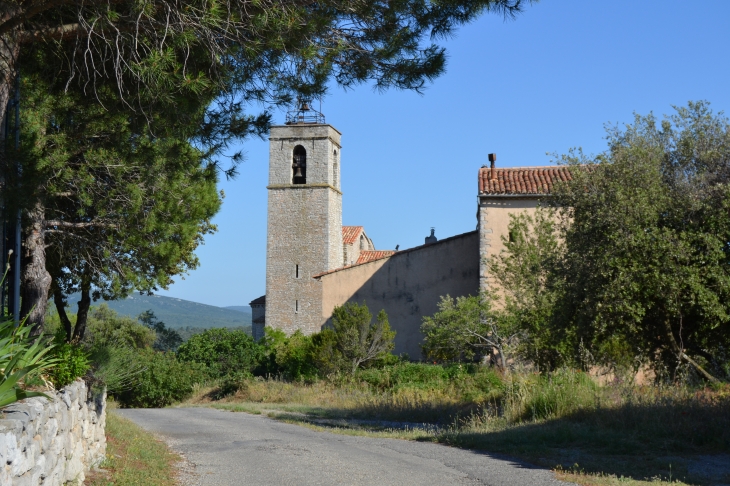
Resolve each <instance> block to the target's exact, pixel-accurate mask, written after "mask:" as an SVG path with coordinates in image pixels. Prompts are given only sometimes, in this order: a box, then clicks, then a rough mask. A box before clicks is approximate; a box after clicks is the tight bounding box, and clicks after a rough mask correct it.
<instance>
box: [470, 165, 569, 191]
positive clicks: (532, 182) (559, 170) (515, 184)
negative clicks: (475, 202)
mask: <svg viewBox="0 0 730 486" xmlns="http://www.w3.org/2000/svg"><path fill="white" fill-rule="evenodd" d="M494 172H495V176H496V180H495V179H492V175H491V174H492V169H491V168H489V167H482V168H481V169H479V194H514V195H519V194H526V195H527V194H530V195H532V194H534V195H537V194H550V193H551V192H552V190H553V184H554V183H555V182H558V181H571V180H573V177H572V176H571V175H570V172H569V171H568V169H567V168H566V167H556V166H551V167H514V168H509V169H494Z"/></svg>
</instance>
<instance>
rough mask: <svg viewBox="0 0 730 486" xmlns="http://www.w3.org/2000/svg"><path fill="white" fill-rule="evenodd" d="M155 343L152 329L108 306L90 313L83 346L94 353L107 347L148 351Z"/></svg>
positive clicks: (103, 305) (94, 308)
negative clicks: (97, 349)
mask: <svg viewBox="0 0 730 486" xmlns="http://www.w3.org/2000/svg"><path fill="white" fill-rule="evenodd" d="M71 317H73V316H71ZM154 342H155V332H154V331H153V330H152V329H150V328H149V327H147V326H144V325H142V324H140V323H139V322H138V321H136V320H134V319H132V318H130V317H127V316H120V315H118V314H117V313H116V312H115V311H114V310H112V309H110V308H109V307H108V306H107V305H106V304H102V305H100V306H99V307H93V308H92V309H91V312H90V313H89V323H88V333H87V334H86V335H85V336H84V340H83V344H84V345H86V346H87V347H88V348H89V349H90V350H92V351H93V350H94V349H96V348H101V347H107V346H110V347H118V348H133V349H146V348H150V347H152V345H153V344H154Z"/></svg>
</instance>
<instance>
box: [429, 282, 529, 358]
mask: <svg viewBox="0 0 730 486" xmlns="http://www.w3.org/2000/svg"><path fill="white" fill-rule="evenodd" d="M438 307H439V311H438V312H437V313H436V314H434V315H433V316H432V317H428V316H427V317H424V319H423V324H422V325H421V332H422V333H423V334H424V340H423V345H422V349H423V352H424V354H425V355H426V357H427V358H428V359H429V360H433V361H436V362H455V361H456V362H459V361H483V360H486V359H491V358H492V357H493V356H496V359H497V364H498V366H500V367H501V368H505V367H506V361H507V359H508V355H509V354H511V351H512V349H513V348H514V347H515V341H516V337H517V335H518V334H519V331H518V330H516V329H514V328H513V327H509V326H507V325H505V322H504V321H499V320H498V319H497V318H496V317H495V314H494V312H492V306H491V301H490V299H489V298H487V297H486V296H481V297H478V296H468V297H457V298H456V299H452V298H451V297H449V296H448V295H447V296H445V297H442V298H441V301H440V302H439V304H438ZM507 322H508V321H507ZM495 353H496V354H495Z"/></svg>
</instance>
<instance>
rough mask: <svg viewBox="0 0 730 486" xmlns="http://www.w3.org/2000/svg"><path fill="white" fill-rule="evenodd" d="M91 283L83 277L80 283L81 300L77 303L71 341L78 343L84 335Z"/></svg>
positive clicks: (89, 305)
mask: <svg viewBox="0 0 730 486" xmlns="http://www.w3.org/2000/svg"><path fill="white" fill-rule="evenodd" d="M90 291H91V281H90V280H89V278H88V277H87V276H86V275H84V279H83V280H82V282H81V300H80V301H79V310H78V312H77V313H76V327H75V328H74V335H73V341H74V342H77V343H78V342H80V341H81V340H82V339H84V334H85V333H86V321H87V320H88V318H89V307H91V296H90V295H89V294H90Z"/></svg>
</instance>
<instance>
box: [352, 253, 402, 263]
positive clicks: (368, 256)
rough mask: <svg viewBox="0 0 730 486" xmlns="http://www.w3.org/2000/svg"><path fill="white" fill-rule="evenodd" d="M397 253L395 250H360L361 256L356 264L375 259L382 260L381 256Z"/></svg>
mask: <svg viewBox="0 0 730 486" xmlns="http://www.w3.org/2000/svg"><path fill="white" fill-rule="evenodd" d="M393 253H395V251H393V250H374V251H370V250H365V251H361V252H360V258H358V259H357V262H356V263H355V265H357V264H360V263H367V262H372V261H373V260H380V259H381V258H385V257H389V256H390V255H392V254H393Z"/></svg>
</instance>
